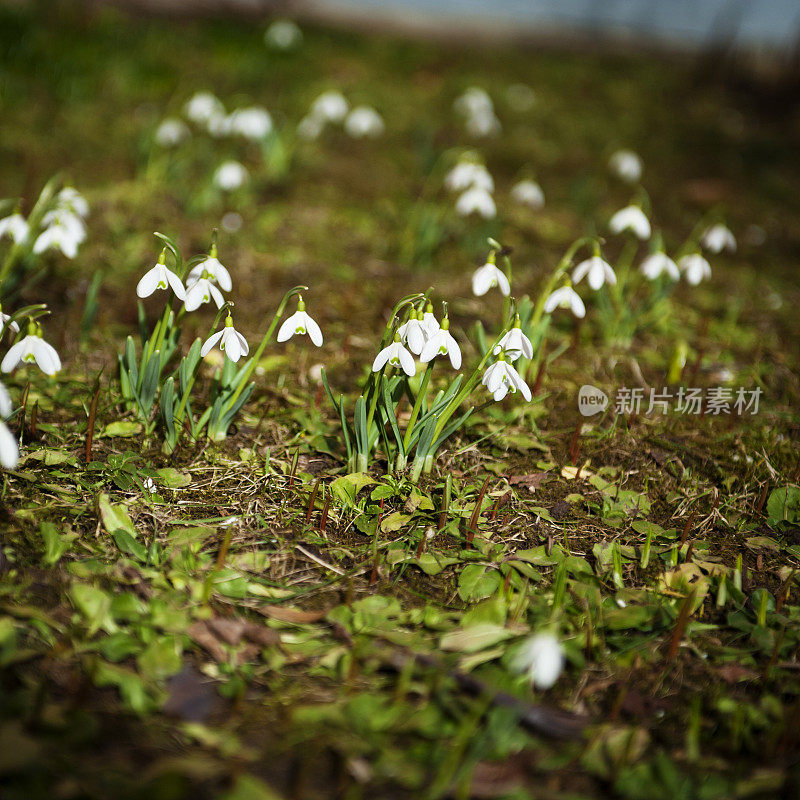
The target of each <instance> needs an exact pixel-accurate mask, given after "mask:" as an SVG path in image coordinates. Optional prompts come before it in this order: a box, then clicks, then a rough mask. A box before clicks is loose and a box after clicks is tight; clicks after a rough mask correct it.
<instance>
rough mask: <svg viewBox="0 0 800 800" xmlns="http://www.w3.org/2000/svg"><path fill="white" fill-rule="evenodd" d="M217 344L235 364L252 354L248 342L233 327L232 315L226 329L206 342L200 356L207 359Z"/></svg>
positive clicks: (228, 317)
mask: <svg viewBox="0 0 800 800" xmlns="http://www.w3.org/2000/svg"><path fill="white" fill-rule="evenodd" d="M216 344H219V349H220V350H222V352H223V353H225V355H226V356H228V358H229V359H230V360H231V361H233V362H234V363H236V362H237V361H238V360H239V359H240V358H241V357H242V356H246V355H247V354H248V353H249V352H250V346H249V345H248V344H247V340H246V339H245V338H244V336H242V334H241V333H239V331H237V330H236V329H235V328H234V327H233V319H232V318H231V315H230V314H228V316H227V318H226V319H225V327H224V328H223V329H222V330H221V331H217V332H216V333H214V334H212V335H211V336H209V337H208V339H206V340H205V342H204V343H203V347H202V348H201V349H200V355H201V356H202V357H203V358H205V357H206V356H207V355H208V354H209V353H210V352H211V348H212V347H214V345H216Z"/></svg>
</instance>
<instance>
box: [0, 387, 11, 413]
mask: <svg viewBox="0 0 800 800" xmlns="http://www.w3.org/2000/svg"><path fill="white" fill-rule="evenodd" d="M13 409H14V404H13V403H12V402H11V395H10V394H9V393H8V389H6V387H5V386H3V384H2V383H0V419H3V418H5V417H8V416H10V415H11V412H12V411H13Z"/></svg>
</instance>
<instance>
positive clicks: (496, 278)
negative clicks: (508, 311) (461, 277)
mask: <svg viewBox="0 0 800 800" xmlns="http://www.w3.org/2000/svg"><path fill="white" fill-rule="evenodd" d="M495 286H497V287H498V288H499V289H500V293H501V294H502V295H504V296H505V297H508V296H509V294H511V285H510V284H509V282H508V277H507V276H506V274H505V273H504V272H503V270H501V269H500V268H499V267H498V266H497V264H496V263H495V254H494V253H490V254H489V258H488V260H487V261H486V263H485V264H484V265H483V266H482V267H478V269H476V270H475V272H474V273H473V275H472V293H473V294H474V295H476V296H477V297H483V295H485V294H486V292H488V291H489V289H493V288H494V287H495Z"/></svg>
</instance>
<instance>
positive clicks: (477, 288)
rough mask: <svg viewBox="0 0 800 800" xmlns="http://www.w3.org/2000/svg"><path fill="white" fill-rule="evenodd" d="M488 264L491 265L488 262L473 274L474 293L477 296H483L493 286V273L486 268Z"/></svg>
mask: <svg viewBox="0 0 800 800" xmlns="http://www.w3.org/2000/svg"><path fill="white" fill-rule="evenodd" d="M488 266H490V265H489V264H486V265H485V266H483V267H481V268H480V269H478V270H476V271H475V273H474V274H473V276H472V293H473V294H474V295H475V296H476V297H483V295H485V294H486V292H488V291H489V289H491V287H492V275H491V272H490V271H487V269H486V267H488Z"/></svg>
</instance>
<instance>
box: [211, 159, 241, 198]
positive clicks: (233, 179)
mask: <svg viewBox="0 0 800 800" xmlns="http://www.w3.org/2000/svg"><path fill="white" fill-rule="evenodd" d="M249 177H250V175H249V173H248V172H247V169H246V168H245V167H244V166H243V165H242V164H240V163H239V162H238V161H226V162H225V163H224V164H220V166H219V167H217V171H216V172H215V173H214V177H213V179H212V180H213V181H214V185H215V186H216V187H217V188H218V189H222V191H223V192H232V191H235V190H236V189H239V188H240V187H242V186H244V184H245V183H247V180H248V178H249Z"/></svg>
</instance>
